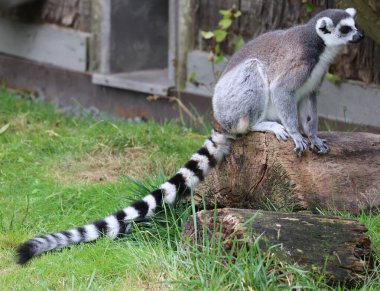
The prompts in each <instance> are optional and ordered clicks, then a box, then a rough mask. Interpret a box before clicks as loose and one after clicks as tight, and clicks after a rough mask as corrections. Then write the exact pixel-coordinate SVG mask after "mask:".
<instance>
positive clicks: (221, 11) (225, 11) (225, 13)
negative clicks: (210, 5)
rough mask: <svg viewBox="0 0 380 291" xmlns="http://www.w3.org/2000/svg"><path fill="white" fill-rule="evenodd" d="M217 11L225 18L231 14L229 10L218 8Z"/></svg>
mask: <svg viewBox="0 0 380 291" xmlns="http://www.w3.org/2000/svg"><path fill="white" fill-rule="evenodd" d="M219 13H220V14H222V15H223V16H224V17H226V18H229V17H231V15H232V13H231V10H219ZM224 17H223V18H224Z"/></svg>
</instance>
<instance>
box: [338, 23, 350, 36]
mask: <svg viewBox="0 0 380 291" xmlns="http://www.w3.org/2000/svg"><path fill="white" fill-rule="evenodd" d="M351 30H352V28H351V26H348V25H343V26H342V27H341V28H340V29H339V31H340V32H341V33H343V34H346V33H349V32H350V31H351Z"/></svg>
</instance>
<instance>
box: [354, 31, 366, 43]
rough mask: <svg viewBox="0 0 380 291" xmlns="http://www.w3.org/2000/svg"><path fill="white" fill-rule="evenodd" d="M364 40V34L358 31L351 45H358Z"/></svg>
mask: <svg viewBox="0 0 380 291" xmlns="http://www.w3.org/2000/svg"><path fill="white" fill-rule="evenodd" d="M363 38H364V34H363V33H362V32H361V31H359V30H357V31H356V33H355V34H354V36H353V37H352V40H351V43H357V42H359V41H361V40H362V39H363Z"/></svg>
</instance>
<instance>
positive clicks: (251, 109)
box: [17, 8, 363, 264]
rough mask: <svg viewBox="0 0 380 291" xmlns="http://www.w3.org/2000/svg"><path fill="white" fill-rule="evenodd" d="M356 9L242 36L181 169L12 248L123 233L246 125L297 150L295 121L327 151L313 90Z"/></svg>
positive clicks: (300, 145) (24, 252)
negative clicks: (121, 204) (124, 200)
mask: <svg viewBox="0 0 380 291" xmlns="http://www.w3.org/2000/svg"><path fill="white" fill-rule="evenodd" d="M355 13H356V11H355V9H353V8H349V9H346V10H338V9H330V10H325V11H322V12H321V13H319V14H317V15H316V16H315V17H313V18H312V19H311V20H310V21H309V22H308V23H306V24H304V25H299V26H295V27H293V28H290V29H287V30H279V31H273V32H268V33H265V34H263V35H261V36H259V37H257V38H256V39H253V40H252V41H250V42H248V43H247V44H246V45H245V46H244V47H243V48H242V49H241V50H240V51H238V52H237V53H236V54H235V55H233V57H232V58H231V60H230V61H229V63H228V65H227V67H226V69H225V71H224V73H223V75H222V76H221V78H220V79H219V81H218V83H217V85H216V87H215V92H214V96H213V109H214V116H215V119H216V120H217V122H218V123H219V124H220V125H221V127H222V131H221V132H217V131H216V130H213V131H212V133H211V136H210V137H209V138H208V139H207V140H206V141H205V142H204V144H203V146H202V147H201V148H200V149H199V150H198V152H196V153H195V154H194V155H193V156H192V157H191V158H190V160H189V161H188V162H187V163H186V164H185V166H184V167H183V168H181V169H180V170H179V171H178V172H177V173H176V174H175V175H174V176H173V177H172V178H170V179H169V180H167V182H165V183H164V184H162V185H161V186H160V187H159V188H158V189H156V190H154V191H152V192H151V193H149V194H147V195H146V196H145V197H143V198H142V199H141V200H139V201H136V202H134V203H133V204H132V205H130V206H128V207H126V208H124V209H121V210H119V211H118V212H115V213H114V214H111V215H109V216H107V217H106V218H104V219H101V220H98V221H95V222H93V223H90V224H87V225H85V226H81V227H76V228H73V229H70V230H67V231H62V232H57V233H52V234H47V235H42V236H38V237H35V238H32V239H30V240H28V241H27V242H25V243H23V244H21V245H20V246H19V247H18V249H17V253H18V262H19V263H20V264H23V263H26V262H27V261H29V260H30V259H31V258H33V257H35V256H37V255H39V254H41V253H43V252H46V251H50V250H53V249H57V248H61V247H65V246H67V245H70V244H75V243H80V242H89V241H94V240H96V239H98V238H99V237H101V236H109V237H111V238H115V237H117V236H119V235H121V234H125V233H127V232H128V231H129V229H130V227H131V224H132V221H136V220H141V219H145V218H148V217H150V216H152V215H153V213H154V211H155V210H156V208H157V207H159V206H160V205H161V204H162V203H163V202H164V203H168V204H171V203H173V202H174V201H175V200H176V198H177V196H179V195H182V194H185V193H187V192H189V191H191V190H192V189H194V188H195V187H196V186H197V185H198V184H199V183H200V182H201V181H202V180H203V178H204V177H205V176H206V175H207V174H208V172H209V171H210V169H211V168H213V167H215V166H216V165H218V163H219V162H220V161H221V160H222V159H223V158H224V157H225V156H226V155H227V154H228V153H229V151H230V142H231V140H232V139H234V138H236V136H237V134H241V133H245V132H247V131H249V130H251V131H263V132H266V131H270V132H273V133H274V134H275V135H276V137H277V138H278V139H280V140H286V139H287V138H288V137H289V136H290V137H291V138H292V139H293V141H294V143H295V149H294V150H295V151H296V153H297V154H298V155H301V154H302V153H303V152H304V151H305V149H306V147H307V141H306V140H305V139H304V138H303V136H302V135H301V133H300V131H299V123H298V122H299V120H300V122H301V124H302V127H303V131H304V133H305V134H306V135H307V137H308V139H309V141H310V147H311V148H312V149H313V148H316V149H317V150H318V153H326V152H327V151H328V147H327V145H326V143H325V141H323V140H321V139H319V138H318V137H317V122H318V120H317V118H318V116H317V108H316V95H315V90H316V89H317V88H318V87H319V85H320V83H321V82H322V79H323V76H324V74H325V72H326V71H327V69H328V66H329V64H330V63H331V62H332V61H333V59H334V58H335V57H336V56H337V55H338V53H339V52H340V51H341V49H342V47H343V46H344V45H345V44H347V43H355V42H358V41H360V40H361V39H362V38H363V35H362V34H361V33H360V32H359V31H358V30H357V29H356V27H355V22H354V19H353V17H354V15H355Z"/></svg>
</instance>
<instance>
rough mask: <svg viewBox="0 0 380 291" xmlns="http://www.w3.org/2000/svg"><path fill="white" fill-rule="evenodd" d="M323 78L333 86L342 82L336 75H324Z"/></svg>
mask: <svg viewBox="0 0 380 291" xmlns="http://www.w3.org/2000/svg"><path fill="white" fill-rule="evenodd" d="M325 78H326V79H327V80H329V81H330V82H331V83H333V84H335V85H339V84H340V83H341V82H342V79H341V78H340V77H339V76H338V75H334V74H331V73H326V74H325Z"/></svg>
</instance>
